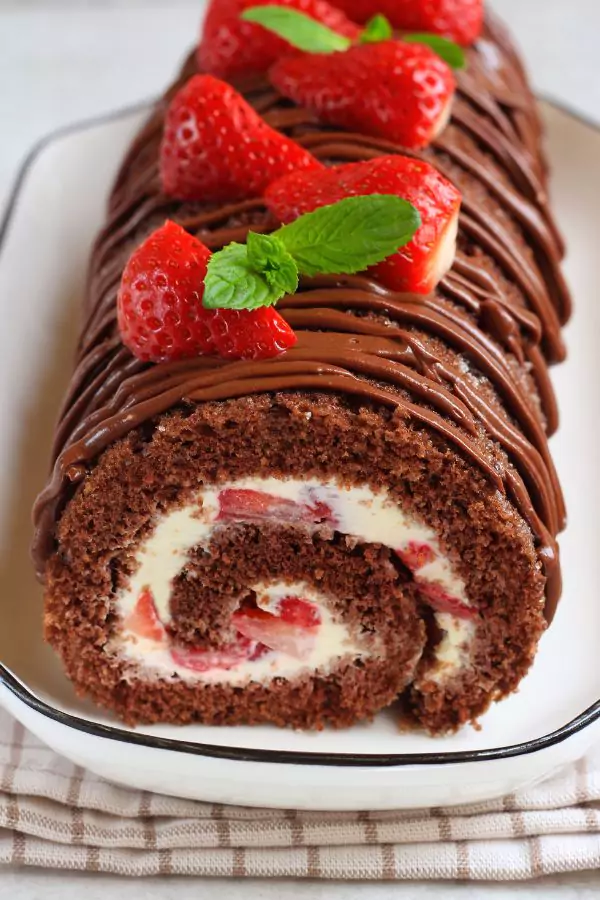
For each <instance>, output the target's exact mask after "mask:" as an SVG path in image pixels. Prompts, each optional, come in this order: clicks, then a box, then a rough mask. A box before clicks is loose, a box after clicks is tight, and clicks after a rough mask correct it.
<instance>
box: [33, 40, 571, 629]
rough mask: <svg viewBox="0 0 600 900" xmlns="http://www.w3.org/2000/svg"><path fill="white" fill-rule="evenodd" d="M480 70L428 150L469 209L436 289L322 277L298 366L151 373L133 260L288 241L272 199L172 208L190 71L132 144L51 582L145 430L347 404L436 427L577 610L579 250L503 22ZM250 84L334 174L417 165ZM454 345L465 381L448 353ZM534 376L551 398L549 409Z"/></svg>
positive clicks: (68, 407) (101, 267) (97, 289)
mask: <svg viewBox="0 0 600 900" xmlns="http://www.w3.org/2000/svg"><path fill="white" fill-rule="evenodd" d="M469 57H470V65H469V69H468V71H467V72H464V73H461V74H460V75H459V94H458V96H457V99H456V101H455V104H454V109H453V118H452V122H451V124H450V125H449V127H448V128H447V129H446V130H445V132H444V133H443V134H442V135H441V136H440V137H439V138H438V139H437V140H436V142H435V144H434V145H433V146H432V147H430V148H428V149H427V150H426V151H424V152H423V153H421V154H418V155H419V156H420V157H421V158H423V159H426V160H428V161H430V162H432V163H433V164H434V165H435V166H436V167H437V168H438V169H439V170H440V171H442V172H443V173H444V174H446V175H447V177H449V178H450V179H452V180H454V181H455V182H456V183H457V184H458V186H459V187H460V188H461V190H462V191H463V197H464V199H463V207H462V213H461V220H460V232H459V249H458V253H457V258H456V262H455V264H454V266H453V268H452V270H451V272H450V273H449V274H448V275H447V276H446V278H444V280H443V281H442V282H441V284H440V285H439V287H438V290H437V291H436V292H435V293H433V294H431V295H429V296H427V297H422V296H415V295H410V294H398V293H394V292H393V291H390V290H388V289H386V288H384V287H382V286H381V285H379V284H377V283H375V282H374V281H372V280H371V279H369V278H367V277H366V276H353V277H346V276H344V277H321V278H316V279H306V280H305V281H304V282H303V283H302V285H301V290H300V291H299V293H298V294H296V295H295V296H293V297H287V298H285V300H284V301H282V302H281V303H280V306H279V309H280V310H281V312H282V314H283V315H284V317H285V318H286V320H287V321H288V322H289V323H290V325H291V326H292V327H293V328H294V329H295V330H296V332H297V333H298V338H299V340H298V344H297V346H296V347H294V348H293V349H292V350H290V351H288V352H287V353H285V354H283V355H282V356H281V357H279V358H277V359H274V360H268V361H262V362H226V361H224V360H220V359H212V358H210V359H208V358H198V359H193V360H186V361H183V362H177V363H165V364H160V365H153V366H148V365H147V364H144V363H141V362H140V361H138V360H137V359H135V358H134V357H133V356H132V355H131V354H130V353H129V351H128V350H127V349H126V348H125V347H124V346H123V345H122V343H121V341H120V338H119V334H118V330H117V325H116V307H115V299H116V292H117V289H118V285H119V281H120V277H121V272H122V269H123V266H124V264H125V262H126V260H127V257H128V254H129V253H130V252H131V250H132V249H133V247H134V246H136V245H137V244H138V243H139V242H140V241H141V240H142V239H143V237H145V236H146V235H147V234H148V233H149V232H150V231H151V230H152V229H153V228H154V227H156V226H157V225H159V224H162V222H163V221H164V219H165V218H167V217H171V218H174V219H175V220H176V221H179V222H180V223H181V224H182V225H183V226H184V227H185V228H187V229H188V230H189V231H191V232H193V233H195V234H197V235H198V236H199V237H200V238H201V240H202V241H204V243H205V244H207V245H208V246H209V247H211V248H213V249H218V248H220V247H222V246H224V245H225V244H227V243H229V242H230V241H233V240H238V241H243V240H245V236H246V234H247V232H248V229H249V228H250V227H252V229H253V230H255V231H265V232H267V231H270V230H273V229H274V228H275V227H277V223H276V222H275V221H274V220H273V219H272V218H271V216H270V214H269V212H268V210H267V209H266V207H265V205H264V203H263V202H262V200H248V201H244V202H239V203H233V204H227V205H223V206H220V207H219V206H216V207H215V206H211V207H206V206H204V207H202V206H201V205H199V204H190V203H188V204H182V203H177V202H175V201H173V200H172V198H168V197H165V196H164V195H163V194H161V191H160V182H159V178H158V146H159V142H160V138H161V131H162V121H163V116H164V111H165V108H166V104H167V102H168V100H169V98H170V97H171V96H172V94H173V93H174V92H175V91H176V90H177V89H178V88H179V87H180V86H181V84H182V83H183V81H185V80H186V79H187V78H188V77H189V76H190V75H191V74H193V72H194V71H195V63H194V59H193V57H191V58H190V59H188V61H187V62H186V64H185V66H184V68H183V71H182V74H181V76H180V78H179V80H178V81H177V82H176V84H175V85H174V86H173V87H172V88H171V89H170V90H169V92H168V93H167V94H166V96H165V97H164V98H163V100H162V101H161V102H159V104H158V105H157V108H156V110H155V112H154V113H153V115H152V116H151V118H150V120H149V121H148V122H147V124H146V125H145V126H144V127H143V129H142V130H141V132H140V133H139V135H138V136H137V138H136V139H135V141H134V143H133V145H132V146H131V148H130V150H129V152H128V154H127V156H126V158H125V160H124V162H123V165H122V167H121V171H120V174H119V176H118V178H117V181H116V184H115V188H114V191H113V194H112V197H111V201H110V213H109V218H108V221H107V223H106V225H105V227H104V228H103V230H102V231H101V233H100V235H99V236H98V239H97V241H96V243H95V246H94V251H93V254H92V260H91V265H90V275H89V285H88V290H87V300H86V307H85V321H84V325H83V328H82V332H81V339H80V344H79V347H78V356H77V367H76V370H75V372H74V375H73V378H72V381H71V385H70V387H69V391H68V393H67V396H66V398H65V401H64V403H63V407H62V410H61V413H60V418H59V424H58V427H57V431H56V437H55V443H54V449H53V458H54V470H53V473H52V475H51V478H50V480H49V483H48V485H47V487H46V488H45V490H44V491H43V493H42V494H41V495H40V497H39V499H38V502H37V504H36V508H35V513H34V517H35V524H36V537H35V542H34V558H35V561H36V565H37V568H38V572H39V574H40V577H43V574H44V568H45V562H46V560H47V558H48V556H49V555H50V554H51V553H52V552H53V551H54V549H55V540H54V532H55V526H56V522H57V520H58V518H59V516H60V513H61V511H62V509H63V508H64V505H65V503H66V502H67V501H68V499H69V497H70V496H71V494H72V491H73V490H74V488H75V487H76V486H77V485H78V484H79V483H80V482H81V481H82V480H83V479H84V478H85V476H86V474H87V472H88V471H89V467H91V466H93V464H94V460H95V459H97V457H98V456H99V454H101V453H102V451H103V450H104V449H106V448H107V447H108V446H109V445H110V444H111V443H112V442H114V441H116V440H118V439H119V438H121V437H123V436H125V435H126V434H127V433H128V432H130V431H131V430H132V429H135V428H136V427H138V426H139V425H141V424H143V423H144V422H146V421H148V420H151V419H153V418H155V417H157V416H159V415H160V414H162V413H165V412H167V411H168V410H169V409H171V408H172V407H174V406H176V405H181V404H191V403H195V402H201V401H207V400H224V399H228V398H234V397H241V396H249V395H251V394H257V393H264V392H271V391H287V390H306V391H333V392H336V393H341V394H344V395H346V396H349V397H353V398H356V399H360V398H362V399H363V401H368V402H370V403H373V404H382V405H384V406H387V407H391V408H393V409H394V410H396V411H397V414H398V415H400V416H402V417H405V418H409V419H411V420H413V421H414V422H415V423H416V424H421V425H423V426H426V427H428V428H430V429H433V430H434V431H435V432H437V433H438V434H439V435H441V436H443V437H444V438H445V439H446V440H447V441H448V442H450V443H451V444H452V445H453V446H454V447H455V448H456V449H457V450H458V451H459V452H461V453H462V454H464V455H466V456H467V457H468V458H470V459H471V460H472V461H473V463H474V465H477V466H478V467H479V468H480V469H481V470H482V471H483V472H484V473H485V474H486V475H487V476H488V477H489V479H490V482H491V484H492V485H493V486H494V487H495V488H496V489H497V490H498V491H500V492H502V493H503V494H506V495H507V496H508V497H509V499H510V501H511V502H512V503H513V504H514V505H515V506H516V507H517V508H518V509H519V511H520V513H521V515H522V516H523V518H524V519H525V520H526V521H527V522H528V524H529V526H530V528H531V530H532V532H533V534H534V535H535V537H536V540H537V543H538V547H539V555H540V560H541V562H542V565H543V567H544V570H545V573H546V575H547V610H546V614H547V617H548V619H551V618H552V615H553V612H554V609H555V607H556V603H557V601H558V598H559V596H560V570H559V563H558V552H557V547H556V542H555V536H556V534H557V532H558V531H559V530H560V529H561V528H562V527H563V526H564V521H565V510H564V504H563V499H562V495H561V491H560V486H559V484H558V480H557V477H556V473H555V470H554V467H553V464H552V460H551V458H550V455H549V451H548V445H547V438H546V432H550V433H552V432H553V431H554V430H555V429H556V427H557V410H556V404H555V399H554V395H553V391H552V387H551V384H550V381H549V377H548V371H547V365H546V361H547V360H548V361H551V362H552V361H558V360H560V359H562V358H563V356H564V348H563V344H562V340H561V336H560V325H561V323H562V322H564V321H565V320H566V319H567V317H568V315H569V312H570V299H569V294H568V290H567V288H566V286H565V283H564V280H563V277H562V274H561V271H560V259H561V257H562V253H563V247H562V242H561V239H560V236H559V234H558V231H557V228H556V226H555V224H554V221H553V218H552V215H551V213H550V211H549V208H548V200H547V195H546V188H545V165H544V161H543V159H542V157H541V156H540V151H539V140H540V128H539V122H538V119H537V115H536V111H535V106H534V102H533V98H532V96H531V94H530V93H529V90H528V87H527V83H526V80H525V78H524V74H523V71H522V68H521V64H520V62H519V60H518V58H517V57H516V55H515V53H514V51H513V49H512V47H511V45H510V43H509V42H508V40H507V38H506V36H505V34H504V31H503V30H502V29H501V28H500V26H498V25H497V24H496V23H492V22H488V24H487V26H486V30H485V34H484V36H483V38H482V39H481V40H480V41H479V42H478V44H477V45H476V47H475V48H473V49H472V51H471V52H470V53H469ZM237 87H238V88H239V89H240V90H241V91H242V92H243V93H244V95H245V96H246V98H247V99H248V101H249V102H250V103H252V105H253V106H254V107H255V108H256V109H257V110H258V111H259V112H260V113H261V114H262V115H263V116H264V117H265V118H266V119H267V121H268V122H269V123H270V124H271V125H272V126H273V127H275V128H277V129H280V130H282V131H284V132H286V133H287V134H290V135H292V136H293V137H294V138H295V139H296V140H298V141H299V142H300V143H302V144H303V145H304V146H305V147H307V148H309V149H310V150H311V152H313V153H314V154H315V155H316V156H317V157H318V158H319V159H321V160H323V161H325V162H327V163H331V162H336V163H338V162H351V161H358V160H364V159H370V158H373V157H376V156H379V155H381V154H387V153H394V152H403V153H405V151H404V150H403V149H402V148H399V147H397V146H395V145H393V144H390V143H389V142H386V141H383V140H379V139H375V138H370V137H365V136H364V135H359V134H348V133H344V132H338V131H333V130H331V129H325V128H323V127H322V126H319V124H318V123H317V122H316V121H315V120H314V118H313V117H312V116H311V115H310V114H309V113H308V112H306V111H305V110H302V109H298V108H295V107H293V106H291V105H290V104H289V103H288V102H287V101H284V100H283V99H282V98H281V97H280V96H278V94H277V93H276V92H275V91H274V90H273V89H272V88H271V87H270V86H269V85H268V83H267V82H266V80H264V79H255V80H253V81H247V82H245V83H244V84H242V85H237ZM431 338H435V339H436V340H434V341H431V340H430V339H431ZM438 340H439V341H441V342H442V343H443V344H445V345H447V346H448V347H449V348H451V350H453V351H454V352H455V353H457V354H459V355H460V356H461V357H462V358H463V361H464V362H465V367H462V366H461V368H459V367H457V366H456V365H452V364H450V363H449V362H448V361H447V358H446V357H445V356H444V354H439V353H438V352H436V346H437V341H438ZM466 367H468V369H469V370H471V371H473V372H474V373H475V374H477V375H484V376H485V377H486V378H487V379H488V380H489V381H490V382H491V384H492V386H493V388H494V390H495V391H496V392H497V394H498V395H499V397H500V398H501V400H502V401H503V403H504V406H505V409H506V411H507V413H508V415H502V414H501V413H500V412H499V410H498V406H497V405H496V404H493V403H491V402H489V401H488V400H487V399H486V394H485V392H480V391H478V390H476V389H475V387H474V382H473V380H472V378H470V377H466V376H465V368H466ZM523 371H524V372H527V373H529V375H530V377H531V379H532V381H533V383H534V385H535V388H536V390H537V394H538V396H539V406H538V404H537V403H536V402H535V401H534V400H533V399H532V391H531V390H527V389H526V387H525V382H524V380H523V377H522V372H523ZM519 373H521V374H519ZM489 439H492V440H493V441H495V442H496V443H497V444H498V445H500V447H501V448H502V450H503V451H504V456H502V459H503V460H504V459H505V462H498V461H497V460H495V461H494V463H493V464H492V462H491V459H492V457H491V456H490V454H489V452H486V449H485V448H486V447H487V446H489V445H488V444H487V443H486V442H487V441H489Z"/></svg>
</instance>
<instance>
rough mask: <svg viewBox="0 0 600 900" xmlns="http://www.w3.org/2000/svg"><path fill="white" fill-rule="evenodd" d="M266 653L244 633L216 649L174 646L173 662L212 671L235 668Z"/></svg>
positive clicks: (195, 668) (199, 670) (200, 670)
mask: <svg viewBox="0 0 600 900" xmlns="http://www.w3.org/2000/svg"><path fill="white" fill-rule="evenodd" d="M264 653H265V649H264V648H263V647H260V646H259V645H257V643H256V642H255V641H253V640H252V639H250V638H247V637H245V636H243V635H238V636H237V638H236V639H235V641H232V642H231V643H230V644H227V645H226V646H224V647H220V648H218V649H215V650H202V649H199V648H195V647H174V648H173V649H172V650H171V656H172V658H173V662H174V663H176V664H177V665H178V666H183V667H184V668H186V669H190V670H192V671H193V672H210V671H211V670H213V669H223V670H225V671H228V670H230V669H235V667H236V666H239V665H240V663H243V662H247V661H248V660H254V659H258V658H259V657H260V656H261V655H263V654H264Z"/></svg>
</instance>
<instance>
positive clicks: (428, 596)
mask: <svg viewBox="0 0 600 900" xmlns="http://www.w3.org/2000/svg"><path fill="white" fill-rule="evenodd" d="M417 587H418V588H419V591H420V592H421V594H423V595H424V596H423V599H424V600H425V602H426V603H428V604H429V605H430V606H432V607H433V608H434V609H435V610H436V612H443V613H450V614H451V615H453V616H457V618H459V619H473V618H474V617H475V616H476V615H477V610H475V609H473V607H472V606H467V604H466V603H465V602H464V601H463V600H459V598H458V597H453V596H452V594H449V593H448V591H446V590H444V588H443V587H442V586H441V585H440V584H435V583H434V582H433V581H419V580H418V579H417Z"/></svg>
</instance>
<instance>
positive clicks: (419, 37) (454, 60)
mask: <svg viewBox="0 0 600 900" xmlns="http://www.w3.org/2000/svg"><path fill="white" fill-rule="evenodd" d="M402 40H403V41H405V42H406V43H408V44H426V45H427V46H428V47H431V49H432V50H433V51H434V52H435V53H437V55H438V56H441V58H442V59H443V60H444V62H447V63H448V65H449V66H450V67H451V68H452V69H464V68H466V65H467V58H466V56H465V51H464V50H463V48H462V47H459V45H458V44H455V43H454V41H449V40H448V39H447V38H444V37H441V35H439V34H429V33H425V32H423V33H419V34H404V35H402Z"/></svg>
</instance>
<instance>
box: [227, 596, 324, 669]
mask: <svg viewBox="0 0 600 900" xmlns="http://www.w3.org/2000/svg"><path fill="white" fill-rule="evenodd" d="M232 622H233V625H234V627H235V628H237V630H238V631H239V632H240V634H243V635H244V637H246V638H248V639H249V640H252V641H258V642H260V643H261V644H265V645H266V646H267V647H270V648H271V650H276V651H279V652H280V653H287V654H288V655H289V656H293V657H294V658H295V659H307V657H309V656H310V654H311V652H312V650H313V648H314V646H315V643H316V639H317V633H318V630H319V625H318V624H316V625H311V626H309V627H303V626H299V625H297V624H295V623H293V622H287V621H285V620H284V619H283V618H282V617H280V616H274V615H272V614H271V613H269V612H266V610H264V609H259V608H258V607H243V608H242V609H239V610H236V612H234V614H233V616H232Z"/></svg>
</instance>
